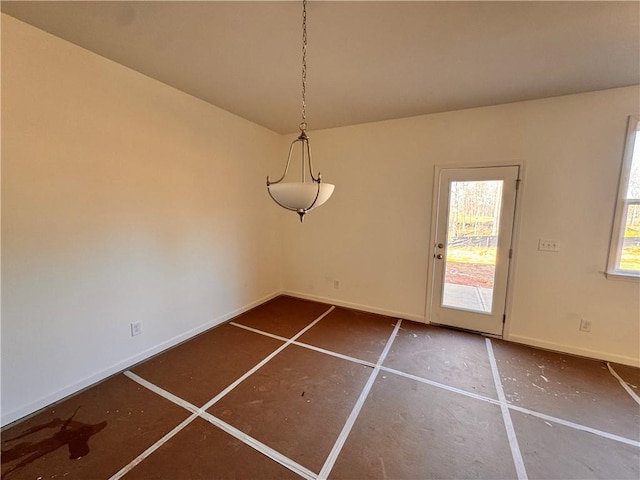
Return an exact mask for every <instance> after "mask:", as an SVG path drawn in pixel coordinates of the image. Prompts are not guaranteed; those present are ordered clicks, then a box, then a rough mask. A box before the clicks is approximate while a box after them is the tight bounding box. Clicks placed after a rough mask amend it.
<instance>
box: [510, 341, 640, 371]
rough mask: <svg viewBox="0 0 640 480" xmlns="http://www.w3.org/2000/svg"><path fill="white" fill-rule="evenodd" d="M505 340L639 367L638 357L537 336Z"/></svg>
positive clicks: (639, 360)
mask: <svg viewBox="0 0 640 480" xmlns="http://www.w3.org/2000/svg"><path fill="white" fill-rule="evenodd" d="M505 340H507V341H509V342H514V343H522V344H524V345H529V346H531V347H538V348H543V349H545V350H553V351H555V352H562V353H569V354H571V355H578V356H580V357H587V358H592V359H595V360H604V361H607V362H615V363H620V364H622V365H629V366H632V367H640V359H638V358H633V357H627V356H626V355H616V354H613V353H608V352H601V351H599V350H590V349H587V348H578V347H572V346H570V345H564V344H561V343H554V342H548V341H545V340H540V339H537V338H531V337H525V336H523V335H509V336H508V337H505Z"/></svg>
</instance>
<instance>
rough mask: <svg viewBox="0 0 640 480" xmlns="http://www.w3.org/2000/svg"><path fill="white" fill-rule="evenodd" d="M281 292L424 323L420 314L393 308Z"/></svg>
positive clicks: (286, 292)
mask: <svg viewBox="0 0 640 480" xmlns="http://www.w3.org/2000/svg"><path fill="white" fill-rule="evenodd" d="M281 293H282V295H288V296H290V297H296V298H301V299H303V300H312V301H314V302H320V303H327V304H330V305H335V306H336V307H344V308H351V309H353V310H360V311H362V312H368V313H377V314H378V315H386V316H388V317H394V318H401V319H403V320H411V321H413V322H420V323H425V319H424V317H423V316H420V315H412V314H410V313H404V312H397V311H395V310H386V309H384V308H377V307H371V306H369V305H361V304H359V303H352V302H344V301H342V300H336V299H335V298H329V297H321V296H318V295H309V294H306V293H302V292H295V291H293V290H283V291H282V292H281Z"/></svg>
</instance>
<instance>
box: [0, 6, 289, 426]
mask: <svg viewBox="0 0 640 480" xmlns="http://www.w3.org/2000/svg"><path fill="white" fill-rule="evenodd" d="M283 146H284V143H283V139H282V137H281V136H280V135H277V134H275V133H273V132H270V131H268V130H266V129H263V128H261V127H258V126H256V125H254V124H252V123H250V122H248V121H246V120H243V119H241V118H239V117H236V116H234V115H231V114H230V113H228V112H225V111H223V110H221V109H218V108H216V107H214V106H211V105H209V104H207V103H205V102H202V101H200V100H197V99H195V98H193V97H190V96H188V95H186V94H184V93H181V92H179V91H177V90H175V89H172V88H170V87H168V86H166V85H164V84H161V83H159V82H156V81H154V80H152V79H150V78H148V77H145V76H143V75H140V74H138V73H136V72H134V71H132V70H129V69H127V68H125V67H123V66H120V65H118V64H116V63H113V62H111V61H108V60H106V59H104V58H102V57H100V56H98V55H95V54H93V53H90V52H88V51H86V50H83V49H81V48H79V47H77V46H74V45H72V44H70V43H67V42H65V41H63V40H60V39H58V38H56V37H53V36H51V35H49V34H46V33H44V32H42V31H40V30H37V29H35V28H33V27H31V26H28V25H26V24H24V23H22V22H19V21H17V20H15V19H13V18H11V17H8V16H6V15H2V423H3V424H5V423H7V422H10V421H12V420H15V419H16V418H19V417H20V416H22V415H24V414H27V413H30V412H32V411H34V410H36V409H38V408H40V407H43V406H45V405H47V404H48V403H50V402H52V401H55V400H57V399H59V398H60V397H62V396H64V395H67V394H69V393H72V392H74V391H75V390H77V389H79V388H82V387H84V386H86V385H88V384H90V383H92V382H95V381H97V380H99V379H101V378H103V377H105V376H106V375H109V374H111V373H114V372H116V371H118V370H120V369H122V368H124V367H126V366H128V365H130V364H132V363H134V362H136V361H139V360H141V359H142V358H144V357H146V356H148V355H150V354H152V353H155V352H157V351H159V350H161V349H162V348H166V347H168V346H169V345H171V344H172V343H175V342H177V341H180V340H183V339H185V338H187V337H188V336H190V335H192V334H195V333H196V332H199V331H201V330H203V329H205V328H207V327H210V326H212V325H214V324H216V323H217V322H220V321H222V320H225V319H227V318H229V317H230V316H233V314H234V313H237V312H238V311H239V310H242V309H244V308H247V307H249V306H251V305H254V304H255V303H258V302H261V301H263V300H264V299H265V298H267V297H269V296H271V295H273V294H275V293H277V292H278V291H279V290H280V288H281V284H280V269H281V264H282V261H281V229H280V225H279V222H280V220H281V218H282V216H281V215H280V212H279V210H278V209H277V208H276V207H275V206H273V205H272V203H271V201H270V200H269V199H268V196H267V194H266V189H265V186H264V181H265V178H266V175H267V174H268V173H270V172H273V171H275V170H277V168H279V161H280V154H281V150H282V148H283ZM133 321H142V323H143V333H142V335H140V336H136V337H134V338H132V337H131V336H130V330H129V324H130V322H133Z"/></svg>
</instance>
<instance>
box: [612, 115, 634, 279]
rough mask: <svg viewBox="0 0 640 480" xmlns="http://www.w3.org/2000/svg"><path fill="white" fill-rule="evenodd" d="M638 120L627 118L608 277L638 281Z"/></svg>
mask: <svg viewBox="0 0 640 480" xmlns="http://www.w3.org/2000/svg"><path fill="white" fill-rule="evenodd" d="M639 130H640V117H629V126H628V128H627V141H626V143H625V148H624V159H623V161H622V170H621V172H620V183H619V186H618V200H617V202H616V211H615V217H614V222H613V232H612V235H611V247H610V250H609V264H608V265H607V274H608V275H613V276H625V277H636V278H639V279H640V134H639V133H638V131H639Z"/></svg>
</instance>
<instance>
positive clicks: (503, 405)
mask: <svg viewBox="0 0 640 480" xmlns="http://www.w3.org/2000/svg"><path fill="white" fill-rule="evenodd" d="M485 343H486V345H487V354H488V355H489V363H490V364H491V373H492V374H493V381H494V383H495V386H496V391H497V392H498V400H500V410H501V412H502V418H503V420H504V427H505V429H506V430H507V438H508V439H509V447H511V456H512V457H513V463H514V465H515V467H516V473H517V475H518V480H527V478H528V477H527V469H526V468H525V466H524V460H523V459H522V453H521V452H520V446H519V445H518V437H517V436H516V430H515V428H513V422H512V421H511V414H510V413H509V408H508V407H507V399H506V397H505V395H504V390H503V389H502V380H500V372H499V371H498V364H497V363H496V357H495V356H494V355H493V347H492V345H491V340H490V339H488V338H485Z"/></svg>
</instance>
